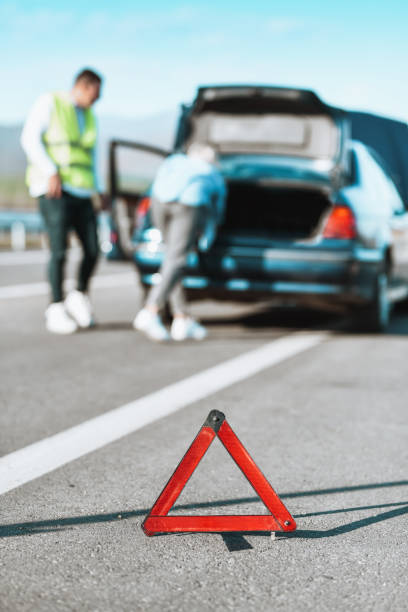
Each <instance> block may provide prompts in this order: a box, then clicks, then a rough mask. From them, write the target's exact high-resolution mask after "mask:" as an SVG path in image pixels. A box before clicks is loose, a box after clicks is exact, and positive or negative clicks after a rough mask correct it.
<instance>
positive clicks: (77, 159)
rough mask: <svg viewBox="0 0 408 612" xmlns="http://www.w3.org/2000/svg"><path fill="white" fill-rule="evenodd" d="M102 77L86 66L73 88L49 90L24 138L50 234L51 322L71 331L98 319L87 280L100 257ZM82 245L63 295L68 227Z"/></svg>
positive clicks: (31, 181) (32, 184)
mask: <svg viewBox="0 0 408 612" xmlns="http://www.w3.org/2000/svg"><path fill="white" fill-rule="evenodd" d="M101 84H102V79H101V77H100V76H99V75H98V74H97V73H96V72H94V71H93V70H89V69H84V70H82V71H81V72H80V73H79V74H78V75H77V77H76V78H75V81H74V84H73V87H72V89H71V91H70V92H55V93H47V94H44V95H43V96H41V97H40V98H39V99H38V100H37V101H36V102H35V104H34V106H33V107H32V109H31V111H30V113H29V115H28V117H27V120H26V122H25V125H24V128H23V132H22V136H21V144H22V146H23V149H24V151H25V153H26V155H27V159H28V168H27V184H28V186H29V189H30V194H31V195H32V196H33V197H35V198H38V199H39V207H40V211H41V214H42V217H43V220H44V225H45V228H46V230H47V234H48V238H49V246H50V251H51V257H50V261H49V268H48V274H49V281H50V285H51V295H52V299H51V303H50V305H49V306H48V308H47V310H46V311H45V321H46V328H47V329H48V331H50V332H53V333H59V334H70V333H73V332H75V331H76V330H77V329H78V327H90V326H91V325H92V323H93V314H92V308H91V304H90V301H89V298H88V295H87V291H88V284H89V280H90V277H91V274H92V272H93V270H94V267H95V264H96V261H97V258H98V240H97V231H96V215H95V212H94V208H93V205H92V201H91V197H92V195H93V194H94V193H97V192H98V191H100V184H99V180H98V175H97V162H96V144H97V126H96V121H95V116H94V114H93V112H92V110H91V107H92V105H93V104H94V103H95V102H96V101H97V100H98V98H99V96H100V90H101ZM71 229H73V230H75V232H76V234H77V236H78V238H79V240H80V242H81V245H82V249H83V258H82V262H81V264H80V267H79V274H78V285H77V289H76V290H74V291H71V292H70V293H69V294H68V296H67V298H66V299H65V300H64V294H63V280H64V264H65V255H66V249H67V236H68V233H69V231H70V230H71Z"/></svg>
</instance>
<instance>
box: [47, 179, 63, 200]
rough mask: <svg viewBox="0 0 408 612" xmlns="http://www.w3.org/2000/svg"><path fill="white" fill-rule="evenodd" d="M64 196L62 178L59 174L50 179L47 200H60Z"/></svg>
mask: <svg viewBox="0 0 408 612" xmlns="http://www.w3.org/2000/svg"><path fill="white" fill-rule="evenodd" d="M61 195H62V185H61V178H60V175H59V174H58V172H56V173H55V174H53V175H52V176H50V178H49V179H48V189H47V198H56V199H58V198H60V197H61Z"/></svg>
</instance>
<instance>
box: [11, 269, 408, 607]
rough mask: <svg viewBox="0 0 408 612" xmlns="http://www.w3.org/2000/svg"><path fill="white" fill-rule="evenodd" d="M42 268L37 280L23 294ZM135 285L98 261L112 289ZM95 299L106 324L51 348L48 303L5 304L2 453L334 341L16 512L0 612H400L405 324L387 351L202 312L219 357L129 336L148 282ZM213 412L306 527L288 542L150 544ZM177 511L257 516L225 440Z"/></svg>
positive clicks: (294, 319)
mask: <svg viewBox="0 0 408 612" xmlns="http://www.w3.org/2000/svg"><path fill="white" fill-rule="evenodd" d="M41 265H42V264H41V263H38V264H30V266H27V265H23V266H22V268H23V269H21V270H20V272H19V274H20V276H19V279H21V282H23V283H27V282H30V278H34V277H32V276H31V274H32V270H33V269H35V270H36V272H35V273H36V274H38V275H39V274H40V272H41ZM14 267H17V266H14ZM28 267H30V269H28ZM7 270H8V272H7V274H9V273H10V270H9V268H7ZM127 270H128V267H127V266H126V265H125V266H123V267H122V264H120V265H119V266H116V267H115V271H113V268H112V265H107V264H106V263H102V265H101V270H100V274H109V275H110V274H122V273H125V272H126V271H127ZM0 274H1V271H0ZM36 279H38V276H37V277H36ZM6 284H10V277H8V278H7V279H6ZM92 295H93V301H94V303H95V308H96V312H97V316H98V320H99V326H98V327H97V328H96V329H95V330H92V331H89V332H83V333H80V334H77V335H75V336H72V337H69V338H60V337H54V336H50V335H48V334H46V332H45V331H44V329H43V327H42V313H43V310H44V307H45V304H46V297H45V296H31V297H26V298H20V299H17V300H16V299H14V300H12V299H8V300H3V301H1V300H0V310H1V327H2V329H1V337H2V351H1V352H2V366H1V372H2V386H1V388H2V402H3V405H2V411H1V416H0V428H1V429H0V430H1V432H2V434H1V438H0V443H1V454H3V455H6V456H7V454H8V453H10V452H11V451H14V450H17V449H20V448H23V447H25V446H26V445H27V444H30V443H32V442H35V441H37V440H41V439H44V438H45V439H46V438H47V436H51V435H53V434H55V433H57V432H59V431H64V430H66V429H67V428H69V427H72V426H74V425H77V424H78V423H84V422H87V421H88V420H89V419H91V418H93V417H95V416H98V415H104V414H107V413H108V412H109V411H110V410H112V409H113V408H115V407H118V406H120V405H123V404H124V403H126V402H129V401H132V400H135V399H137V398H142V397H144V396H146V395H147V394H149V393H152V392H153V391H156V390H159V389H161V388H163V387H166V386H167V385H171V384H172V383H174V382H176V381H182V380H184V379H185V378H187V377H188V376H191V375H193V374H197V373H200V372H202V371H205V370H206V369H208V368H209V367H211V366H212V365H214V364H223V363H225V362H226V361H227V360H229V359H232V358H234V357H237V356H239V355H242V354H244V353H246V352H248V351H250V350H257V349H260V348H261V347H263V346H265V344H266V343H272V344H273V343H274V342H275V341H277V340H285V339H286V338H287V337H288V335H290V334H292V333H293V332H294V333H295V334H296V333H299V331H300V330H306V332H307V333H309V334H315V333H316V332H321V331H323V333H324V334H327V337H326V338H325V340H324V342H322V343H320V344H318V345H316V346H314V347H312V348H310V349H309V350H308V351H307V352H304V353H299V354H297V355H295V356H293V357H291V358H289V359H286V360H282V361H281V362H279V363H277V364H276V365H274V366H273V367H269V368H267V369H264V370H262V371H260V372H258V373H257V374H255V375H253V376H251V377H248V378H246V379H243V380H241V381H239V382H237V383H236V384H233V385H231V386H228V387H225V388H224V389H221V390H220V391H219V392H217V393H215V394H213V395H211V396H209V397H204V398H203V399H201V400H199V401H196V402H194V403H192V404H188V405H186V407H185V408H182V409H180V410H179V411H178V412H176V413H175V414H172V415H169V416H167V417H166V418H163V419H161V420H158V421H155V422H153V423H151V424H149V425H148V426H146V427H144V428H142V429H140V430H138V431H135V432H134V433H131V434H130V435H128V436H126V437H124V438H121V439H119V440H117V441H115V442H113V443H111V444H109V445H107V446H104V447H103V448H101V449H100V450H97V451H95V452H93V453H91V454H88V455H86V456H83V457H81V458H79V459H77V460H76V461H72V462H71V463H69V464H67V465H65V466H63V467H61V468H59V469H57V470H55V471H53V472H50V473H48V474H46V475H44V476H42V477H41V478H39V479H36V480H33V481H32V482H29V483H27V484H25V485H24V486H22V487H19V488H16V489H14V490H13V491H10V492H8V493H6V494H4V495H2V496H1V502H2V503H1V509H0V516H1V526H0V576H1V578H0V603H1V605H0V609H1V610H5V611H8V610H13V611H14V610H32V609H36V610H53V611H54V610H176V609H177V610H196V609H204V610H221V609H227V610H244V609H245V610H247V609H250V610H259V609H271V608H277V609H281V610H293V609H295V608H299V609H311V608H313V609H315V610H327V609H336V610H346V609H347V610H361V609H370V610H389V609H393V610H403V609H404V606H405V604H406V596H407V586H406V578H405V577H406V574H407V569H408V568H407V557H408V556H407V539H406V530H407V522H408V521H407V516H408V481H407V475H406V469H405V466H406V461H407V458H408V451H407V448H408V445H407V440H408V429H407V422H406V367H405V362H406V337H405V336H406V334H407V333H408V325H407V321H406V316H405V315H404V314H403V313H400V314H397V317H396V318H395V319H394V322H393V325H392V327H391V329H390V333H389V334H388V335H386V336H383V337H380V336H370V335H356V334H351V333H349V332H348V331H347V328H343V331H341V330H338V329H336V324H337V320H336V319H334V318H327V317H323V315H321V314H319V313H310V312H305V311H292V310H282V309H280V310H272V311H270V310H268V309H266V307H265V306H264V305H260V306H259V307H253V306H242V305H236V304H226V305H216V304H213V303H206V304H201V305H196V306H194V309H195V312H196V313H197V314H200V315H201V316H202V317H204V318H205V320H206V322H207V323H208V324H209V329H210V338H209V340H208V341H206V342H204V343H202V344H200V345H197V344H191V343H183V344H181V345H176V346H166V347H163V346H157V345H154V344H151V343H149V342H148V341H147V340H145V339H144V338H142V337H140V335H139V334H137V333H136V332H133V331H132V329H131V326H130V322H131V320H132V318H133V316H134V313H135V311H136V309H137V305H138V300H140V294H139V293H138V291H137V289H136V285H134V284H133V283H131V284H129V283H128V284H127V285H125V286H122V287H116V288H115V289H114V290H112V289H107V288H106V289H103V288H101V289H94V290H93V292H92ZM212 408H216V409H219V410H222V411H223V412H225V413H226V414H227V417H228V420H229V422H230V424H231V425H232V426H233V428H234V429H235V431H236V433H237V434H238V436H239V437H240V438H241V439H242V441H243V442H244V443H245V444H246V445H247V447H248V450H249V452H250V453H251V454H252V455H253V456H254V458H255V460H256V461H257V463H258V464H259V466H260V467H261V469H262V470H263V472H264V473H265V474H266V475H267V477H268V478H269V479H270V481H271V483H272V485H273V486H274V487H275V488H276V490H277V491H278V492H279V493H280V494H281V495H282V497H283V499H284V501H285V503H286V505H287V506H288V508H289V510H290V511H291V512H292V513H293V514H294V515H295V516H296V517H297V521H298V532H297V534H295V535H294V536H292V537H290V538H289V537H278V538H277V539H276V540H275V541H274V542H272V541H271V539H270V537H269V536H268V535H267V534H261V535H254V534H249V535H243V536H241V535H228V534H227V535H224V536H221V535H217V534H206V535H205V534H199V535H179V536H176V535H173V536H172V535H168V536H160V537H156V538H147V537H146V536H144V534H143V533H142V531H141V530H140V524H141V522H142V520H143V518H144V515H145V513H146V512H147V511H148V509H149V507H150V506H151V504H152V503H153V501H154V499H155V497H157V495H158V493H159V492H160V490H161V488H162V487H163V486H164V484H165V483H166V481H167V479H168V478H169V476H170V474H171V472H172V470H173V469H174V468H175V466H176V465H177V463H178V461H179V460H180V459H181V457H182V455H183V453H184V452H185V450H186V448H187V447H188V445H189V444H190V442H191V440H192V438H193V437H194V435H195V434H196V433H197V431H198V429H199V427H200V426H201V424H202V422H203V420H204V419H205V417H206V415H207V414H208V412H209V410H210V409H212ZM178 506H179V510H177V511H178V512H186V511H187V510H186V509H184V510H183V509H182V508H180V506H188V512H189V513H198V512H203V513H204V512H212V513H215V512H218V513H228V512H230V513H235V512H236V513H242V512H244V513H256V512H258V511H259V512H262V511H263V510H262V505H261V504H260V503H259V502H257V501H256V496H255V494H254V492H253V490H252V489H251V487H250V486H249V485H248V484H247V483H246V481H245V480H244V479H243V478H242V476H241V475H240V473H239V472H238V470H237V469H236V468H235V466H234V465H233V463H232V461H231V460H230V459H229V457H228V456H227V455H226V453H225V451H224V450H223V449H222V448H221V446H220V445H219V444H218V443H217V442H214V444H213V445H212V447H211V448H210V450H209V452H208V454H207V455H206V457H205V458H204V460H203V462H202V464H201V465H200V467H199V468H198V470H197V473H196V474H194V476H193V477H192V479H191V482H190V483H189V485H188V487H187V488H186V490H185V491H184V492H183V494H182V496H181V497H180V499H179V501H178Z"/></svg>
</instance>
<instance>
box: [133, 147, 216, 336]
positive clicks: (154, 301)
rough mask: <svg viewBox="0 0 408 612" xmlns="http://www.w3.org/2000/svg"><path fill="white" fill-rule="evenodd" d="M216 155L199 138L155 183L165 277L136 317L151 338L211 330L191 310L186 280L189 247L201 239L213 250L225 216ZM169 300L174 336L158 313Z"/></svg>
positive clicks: (155, 216) (154, 205) (174, 157)
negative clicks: (163, 244)
mask: <svg viewBox="0 0 408 612" xmlns="http://www.w3.org/2000/svg"><path fill="white" fill-rule="evenodd" d="M215 160H216V156H215V151H214V149H212V147H210V146H209V145H206V144H201V143H194V144H192V145H190V147H189V149H188V151H187V154H184V153H176V154H174V155H171V156H170V157H168V158H167V159H166V160H165V161H164V162H163V164H162V165H161V166H160V168H159V170H158V173H157V176H156V179H155V181H154V183H153V186H152V209H151V210H152V218H153V223H154V224H155V226H156V227H158V228H159V229H160V230H161V232H162V235H163V239H164V242H165V245H166V254H165V258H164V260H163V263H162V266H161V268H160V282H159V283H158V284H157V285H155V286H153V287H152V289H151V291H150V293H149V296H148V298H147V301H146V305H145V307H144V308H143V309H142V310H141V311H140V312H139V313H138V314H137V316H136V318H135V320H134V322H133V326H134V327H135V329H138V330H139V331H142V332H143V333H145V334H146V335H147V336H148V337H149V338H150V339H152V340H157V341H166V340H169V339H170V337H171V338H172V339H173V340H185V339H187V338H192V339H194V340H202V339H203V338H205V337H206V335H207V331H206V329H205V328H204V327H203V326H202V325H200V324H199V323H198V322H197V321H195V320H194V319H193V318H192V317H191V316H189V314H188V312H187V308H186V300H185V296H184V290H183V287H182V284H181V279H182V275H183V269H184V266H185V263H186V258H187V254H188V252H189V251H190V250H191V249H192V248H193V247H194V246H195V244H196V243H197V240H198V248H199V249H200V250H202V251H206V250H208V249H209V248H210V247H211V245H212V243H213V241H214V239H215V236H216V228H217V226H218V225H219V224H220V223H221V222H222V220H223V216H224V206H225V194H226V188H225V182H224V179H223V177H222V176H221V174H220V172H219V171H218V170H217V168H216V167H215V165H214V164H215ZM167 301H168V302H169V304H170V307H171V310H172V313H173V316H174V319H173V323H172V325H171V330H170V335H169V333H168V331H167V329H166V327H165V326H164V325H163V322H162V320H161V318H160V314H159V313H160V310H161V309H162V308H163V307H164V305H165V304H166V302H167Z"/></svg>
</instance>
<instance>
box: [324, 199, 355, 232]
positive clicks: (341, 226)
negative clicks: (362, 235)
mask: <svg viewBox="0 0 408 612" xmlns="http://www.w3.org/2000/svg"><path fill="white" fill-rule="evenodd" d="M356 236H357V231H356V220H355V218H354V215H353V212H352V210H351V209H350V208H349V207H348V206H345V205H344V204H336V205H335V206H334V207H333V209H332V211H331V212H330V215H329V217H328V219H327V221H326V225H325V227H324V229H323V238H338V239H340V240H351V239H352V238H355V237H356Z"/></svg>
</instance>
